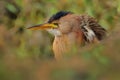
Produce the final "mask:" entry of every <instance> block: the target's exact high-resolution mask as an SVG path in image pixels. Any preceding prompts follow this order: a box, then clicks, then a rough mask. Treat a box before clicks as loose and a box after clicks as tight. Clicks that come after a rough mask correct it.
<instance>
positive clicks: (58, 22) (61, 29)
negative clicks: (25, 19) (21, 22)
mask: <svg viewBox="0 0 120 80" xmlns="http://www.w3.org/2000/svg"><path fill="white" fill-rule="evenodd" d="M71 15H73V13H72V12H65V11H60V12H57V13H56V14H54V15H53V16H52V17H50V18H49V20H48V21H47V22H46V23H43V24H39V25H35V26H32V27H29V28H28V29H31V30H47V31H49V32H50V33H52V34H54V35H55V36H61V35H62V34H67V33H69V32H70V31H71V29H72V27H73V24H75V22H74V21H73V20H74V18H72V16H71ZM70 16H71V17H70Z"/></svg>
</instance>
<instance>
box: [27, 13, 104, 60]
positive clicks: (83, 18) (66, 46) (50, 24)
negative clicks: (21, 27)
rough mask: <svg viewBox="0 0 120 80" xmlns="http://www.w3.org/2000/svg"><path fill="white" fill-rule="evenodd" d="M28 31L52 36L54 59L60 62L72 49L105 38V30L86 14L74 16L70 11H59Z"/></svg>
mask: <svg viewBox="0 0 120 80" xmlns="http://www.w3.org/2000/svg"><path fill="white" fill-rule="evenodd" d="M28 29H30V30H47V31H48V32H50V33H51V34H53V35H54V36H55V37H54V41H53V52H54V56H55V59H57V60H60V59H62V58H63V56H64V55H65V54H69V53H70V52H71V51H72V49H73V48H75V47H76V48H79V47H83V46H85V45H88V44H91V43H98V42H100V41H101V40H103V39H104V38H105V36H106V29H105V28H103V27H102V26H101V25H100V24H99V23H98V21H97V20H96V19H95V18H94V17H91V16H89V15H87V14H75V13H73V12H70V11H59V12H57V13H55V14H54V15H52V16H51V17H50V18H49V19H48V21H47V22H45V23H42V24H38V25H34V26H31V27H28Z"/></svg>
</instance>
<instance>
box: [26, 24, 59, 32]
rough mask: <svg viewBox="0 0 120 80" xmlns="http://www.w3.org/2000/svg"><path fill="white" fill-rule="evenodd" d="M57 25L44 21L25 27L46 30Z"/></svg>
mask: <svg viewBox="0 0 120 80" xmlns="http://www.w3.org/2000/svg"><path fill="white" fill-rule="evenodd" d="M57 27H58V26H57V25H54V24H52V23H44V24H39V25H35V26H32V27H29V28H27V29H30V30H46V29H54V28H57Z"/></svg>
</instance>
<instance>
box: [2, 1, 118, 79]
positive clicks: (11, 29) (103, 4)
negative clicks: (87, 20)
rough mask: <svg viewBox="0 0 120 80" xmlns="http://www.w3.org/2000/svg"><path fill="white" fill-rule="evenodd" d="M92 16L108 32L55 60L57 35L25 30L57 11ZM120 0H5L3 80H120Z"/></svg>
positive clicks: (3, 15)
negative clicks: (54, 45) (77, 50)
mask: <svg viewBox="0 0 120 80" xmlns="http://www.w3.org/2000/svg"><path fill="white" fill-rule="evenodd" d="M60 10H64V11H72V12H74V13H76V14H89V15H90V16H93V17H95V18H96V19H97V20H98V22H99V23H100V24H101V25H102V26H103V27H104V28H105V29H106V30H107V31H108V37H107V38H106V39H105V40H103V41H102V42H101V43H100V44H96V45H88V46H86V47H84V48H83V49H82V50H80V52H79V53H77V54H73V53H71V56H69V57H70V58H69V59H68V58H66V59H65V60H62V61H58V62H56V61H55V60H54V55H53V52H52V42H53V40H54V36H53V35H51V34H49V33H48V32H46V31H34V32H33V31H29V30H27V29H26V28H27V27H30V26H32V25H35V24H40V23H42V22H45V21H47V19H48V18H49V17H50V16H51V15H53V14H55V13H56V12H58V11H60ZM119 35H120V0H0V80H120V37H119Z"/></svg>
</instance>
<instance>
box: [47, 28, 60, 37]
mask: <svg viewBox="0 0 120 80" xmlns="http://www.w3.org/2000/svg"><path fill="white" fill-rule="evenodd" d="M47 31H48V32H50V33H51V34H53V35H55V36H61V34H62V33H61V32H60V31H59V30H57V29H48V30H47Z"/></svg>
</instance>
